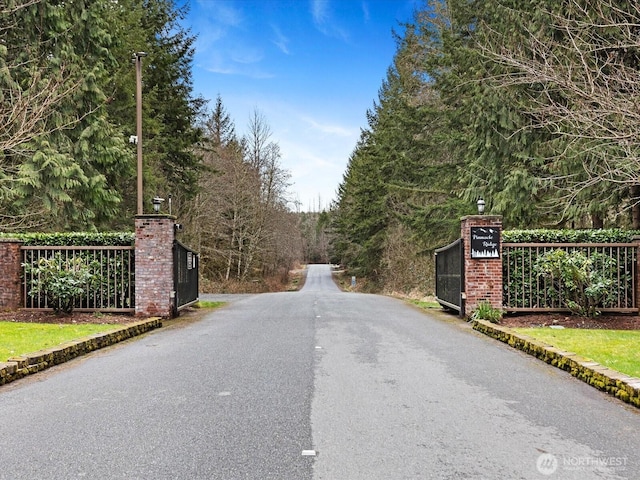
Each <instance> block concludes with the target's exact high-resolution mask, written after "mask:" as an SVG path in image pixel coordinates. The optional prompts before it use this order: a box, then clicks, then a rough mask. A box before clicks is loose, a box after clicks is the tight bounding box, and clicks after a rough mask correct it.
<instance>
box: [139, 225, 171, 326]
mask: <svg viewBox="0 0 640 480" xmlns="http://www.w3.org/2000/svg"><path fill="white" fill-rule="evenodd" d="M175 223H176V222H175V217H173V216H171V215H138V216H136V244H135V259H136V268H135V270H136V279H135V281H136V316H140V317H155V316H157V317H165V318H168V317H171V316H172V315H173V312H174V308H173V307H174V305H173V303H174V299H175V291H174V289H173V288H174V284H173V241H174V239H175Z"/></svg>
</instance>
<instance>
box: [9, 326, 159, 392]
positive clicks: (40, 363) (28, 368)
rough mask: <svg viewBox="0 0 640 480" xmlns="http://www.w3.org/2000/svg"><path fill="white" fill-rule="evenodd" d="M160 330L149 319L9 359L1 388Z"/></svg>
mask: <svg viewBox="0 0 640 480" xmlns="http://www.w3.org/2000/svg"><path fill="white" fill-rule="evenodd" d="M160 327H162V320H161V319H160V318H155V317H154V318H148V319H146V320H141V321H139V322H135V323H130V324H128V325H125V326H123V327H120V328H118V329H116V330H113V331H111V332H106V333H96V334H94V335H90V336H88V337H84V338H80V339H78V340H73V341H71V342H67V343H63V344H62V345H58V346H57V347H53V348H49V349H45V350H40V351H38V352H34V353H29V354H27V355H21V356H18V357H12V358H10V359H9V360H8V361H7V362H0V385H4V384H5V383H9V382H13V381H14V380H18V379H19V378H23V377H26V376H27V375H30V374H32V373H36V372H40V371H42V370H45V369H47V368H49V367H53V366H54V365H59V364H61V363H64V362H67V361H69V360H71V359H73V358H76V357H79V356H81V355H85V354H87V353H89V352H93V351H94V350H99V349H101V348H104V347H108V346H110V345H114V344H116V343H118V342H122V341H123V340H127V339H129V338H133V337H135V336H138V335H142V334H143V333H146V332H148V331H150V330H153V329H156V328H160Z"/></svg>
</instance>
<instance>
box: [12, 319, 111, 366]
mask: <svg viewBox="0 0 640 480" xmlns="http://www.w3.org/2000/svg"><path fill="white" fill-rule="evenodd" d="M117 327H118V325H109V324H101V325H98V324H82V325H70V324H50V323H19V322H0V362H6V361H7V359H9V358H10V357H15V356H19V355H24V354H27V353H33V352H37V351H38V350H42V349H45V348H50V347H55V346H56V345H60V344H62V343H65V342H68V341H70V340H76V339H79V338H82V337H86V336H88V335H92V334H94V333H101V332H108V331H111V330H114V329H115V328H117Z"/></svg>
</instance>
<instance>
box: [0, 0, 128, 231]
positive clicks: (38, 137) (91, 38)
mask: <svg viewBox="0 0 640 480" xmlns="http://www.w3.org/2000/svg"><path fill="white" fill-rule="evenodd" d="M109 4H110V2H107V1H91V2H89V1H77V2H61V3H57V2H35V3H33V4H31V5H28V6H25V7H24V8H18V9H15V10H13V11H12V12H10V13H9V14H8V15H7V16H6V17H4V18H3V21H2V25H3V26H2V29H3V33H4V41H5V43H4V45H3V48H2V49H0V56H1V57H2V59H1V62H2V64H3V65H4V66H5V70H4V76H3V78H2V89H3V93H6V92H8V91H9V92H10V94H9V95H3V96H2V98H0V102H2V106H3V108H2V111H7V110H10V109H11V107H15V106H16V105H20V100H21V99H23V98H32V99H35V105H33V107H34V109H38V108H41V107H43V106H44V103H45V102H44V100H43V99H46V100H48V101H49V103H48V104H47V105H46V107H47V110H46V111H40V112H39V115H36V117H35V121H36V123H37V125H36V127H35V128H34V129H33V130H32V133H33V134H32V135H28V136H26V137H24V138H22V139H21V141H20V142H18V143H17V144H14V145H10V147H11V148H5V150H4V151H3V152H2V157H1V161H2V164H3V169H2V170H3V173H2V184H3V186H2V189H1V191H0V204H2V208H1V209H0V210H1V211H2V212H3V213H4V215H5V218H10V219H11V220H15V222H13V225H14V226H16V228H35V227H38V228H41V229H42V228H65V229H69V228H83V229H86V228H89V227H91V226H93V225H101V224H104V223H105V222H107V221H108V220H109V219H110V218H112V217H113V216H114V215H115V214H116V213H117V211H118V206H119V202H120V195H119V193H118V191H117V189H116V188H115V186H116V183H117V180H118V178H119V177H121V176H122V175H127V173H128V172H127V152H126V149H125V145H124V142H123V141H122V135H121V134H120V131H119V130H118V128H117V127H116V126H115V125H114V124H113V122H112V121H111V120H110V119H109V116H108V114H107V112H106V109H105V108H104V105H105V101H106V99H107V96H106V95H105V87H106V86H107V85H108V81H109V69H110V68H111V67H112V66H113V65H114V58H113V57H112V55H111V52H110V47H111V45H112V42H113V39H112V37H111V35H110V34H109V30H108V28H109V24H110V20H112V17H111V13H110V9H109ZM5 46H6V47H5ZM27 113H28V114H29V113H31V112H27ZM13 126H14V127H15V126H16V125H15V124H14V125H13ZM6 146H7V145H6V144H5V147H6ZM7 225H8V226H9V228H11V225H12V222H11V221H9V222H6V223H5V228H7Z"/></svg>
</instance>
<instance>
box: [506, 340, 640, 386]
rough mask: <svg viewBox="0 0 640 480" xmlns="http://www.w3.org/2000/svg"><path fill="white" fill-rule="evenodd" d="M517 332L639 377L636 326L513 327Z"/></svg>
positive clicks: (639, 367) (639, 364)
mask: <svg viewBox="0 0 640 480" xmlns="http://www.w3.org/2000/svg"><path fill="white" fill-rule="evenodd" d="M513 330H515V331H516V332H518V333H522V334H525V335H528V336H530V337H532V338H535V339H538V340H541V341H543V342H545V343H548V344H549V345H552V346H554V347H557V348H560V349H562V350H565V351H568V352H573V353H576V354H578V355H580V356H582V357H585V358H587V359H589V360H593V361H595V362H598V363H599V364H601V365H604V366H606V367H609V368H612V369H613V370H616V371H618V372H621V373H625V374H627V375H631V376H633V377H637V378H640V355H638V342H640V331H637V330H588V329H579V328H566V329H552V328H514V329H513Z"/></svg>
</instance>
